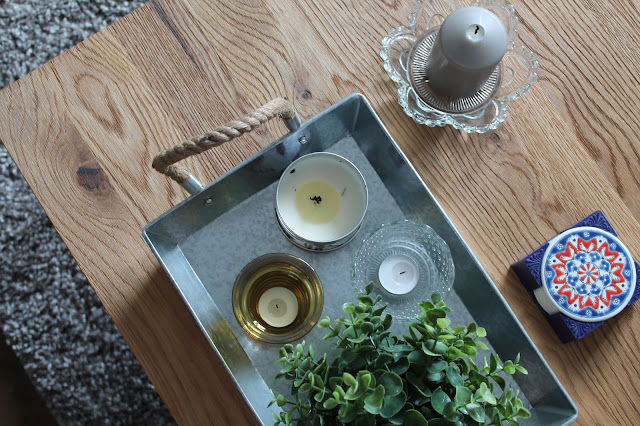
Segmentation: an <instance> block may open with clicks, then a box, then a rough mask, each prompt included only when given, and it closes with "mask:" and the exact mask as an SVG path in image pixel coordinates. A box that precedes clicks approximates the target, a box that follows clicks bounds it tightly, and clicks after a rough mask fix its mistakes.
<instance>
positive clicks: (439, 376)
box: [426, 371, 445, 383]
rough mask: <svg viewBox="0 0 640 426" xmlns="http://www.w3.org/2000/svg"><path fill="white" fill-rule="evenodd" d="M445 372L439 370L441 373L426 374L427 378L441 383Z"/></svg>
mask: <svg viewBox="0 0 640 426" xmlns="http://www.w3.org/2000/svg"><path fill="white" fill-rule="evenodd" d="M444 377H445V374H444V372H442V371H441V372H439V373H434V374H427V375H426V379H427V380H428V381H430V382H432V383H440V382H441V381H442V379H444Z"/></svg>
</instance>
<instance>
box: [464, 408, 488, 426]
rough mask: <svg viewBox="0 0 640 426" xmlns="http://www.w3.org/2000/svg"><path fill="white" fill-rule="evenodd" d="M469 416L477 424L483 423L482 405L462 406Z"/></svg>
mask: <svg viewBox="0 0 640 426" xmlns="http://www.w3.org/2000/svg"><path fill="white" fill-rule="evenodd" d="M464 408H466V409H467V413H469V416H470V417H471V418H472V419H473V420H475V421H476V422H478V423H482V422H484V408H483V407H482V405H479V404H476V403H470V404H467V405H465V406H464Z"/></svg>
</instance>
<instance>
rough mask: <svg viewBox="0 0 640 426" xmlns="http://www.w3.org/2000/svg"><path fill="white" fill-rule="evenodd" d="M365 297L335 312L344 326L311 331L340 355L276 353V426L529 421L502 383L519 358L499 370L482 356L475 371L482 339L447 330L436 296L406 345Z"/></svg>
mask: <svg viewBox="0 0 640 426" xmlns="http://www.w3.org/2000/svg"><path fill="white" fill-rule="evenodd" d="M372 288H373V286H372V284H370V285H368V286H367V288H366V292H365V293H360V294H359V296H358V302H357V303H345V304H344V305H343V310H344V312H345V313H346V314H347V315H348V318H339V319H337V320H336V321H335V323H334V325H333V326H332V325H331V320H330V319H329V318H328V317H326V318H324V319H323V320H321V321H320V323H319V324H318V325H319V327H322V328H326V329H328V330H329V332H328V334H327V335H326V336H324V339H335V340H336V348H338V349H339V355H338V356H337V357H336V358H335V359H334V360H333V361H332V362H331V363H330V364H329V363H328V361H327V354H324V355H323V356H322V357H320V358H319V359H317V360H316V359H315V355H314V351H313V346H312V345H309V348H308V350H307V351H306V352H305V343H304V342H302V343H301V344H298V345H296V346H295V347H294V346H293V345H291V344H288V345H285V346H284V347H283V348H282V349H281V350H280V356H281V358H280V359H279V361H278V364H280V365H281V366H282V368H281V371H280V373H278V375H277V376H276V377H277V378H281V377H282V378H284V379H286V380H288V381H290V382H291V395H292V397H291V399H290V400H289V399H287V398H286V397H284V396H283V395H278V396H277V397H276V396H275V395H274V394H273V392H272V396H273V401H271V403H270V404H269V406H271V405H272V404H274V403H275V404H277V405H278V406H280V407H282V410H283V411H281V412H280V413H279V414H276V413H274V418H275V420H276V425H278V424H280V423H284V424H286V425H289V424H290V423H292V422H296V423H297V424H305V423H312V424H314V425H332V424H347V423H349V424H351V423H352V424H355V425H375V424H377V423H381V424H403V423H404V424H406V425H452V424H456V425H464V424H472V425H476V424H502V423H503V422H504V421H506V422H508V423H510V424H518V422H517V419H518V418H527V417H529V416H530V413H529V411H528V410H527V409H526V408H524V407H523V404H522V401H521V400H520V399H519V398H518V392H513V390H512V389H506V388H507V386H506V383H505V380H504V378H503V377H502V373H506V374H514V373H515V372H516V371H519V372H521V373H523V374H527V371H526V370H525V369H524V367H522V366H520V365H519V364H518V361H519V358H520V355H519V354H518V356H516V358H515V360H514V361H505V362H504V363H502V362H501V361H500V359H499V358H498V356H497V355H495V354H491V355H490V356H489V358H488V359H487V358H486V357H485V358H484V361H483V365H482V366H478V365H476V363H475V362H474V361H473V360H472V359H471V357H473V356H475V355H476V354H477V349H482V350H487V346H486V345H485V344H484V343H483V342H482V341H480V340H477V339H478V338H479V337H484V336H485V335H486V332H485V330H484V329H483V328H481V327H478V326H477V325H476V324H475V323H473V322H472V323H470V324H469V325H467V326H456V327H454V328H452V327H451V321H450V319H449V318H448V317H447V313H448V312H451V309H450V308H448V307H447V306H446V305H445V303H444V302H443V301H442V299H441V297H440V294H439V293H434V294H433V295H432V297H431V301H424V302H421V303H420V304H419V305H420V308H421V309H422V312H423V314H422V315H420V316H418V317H417V319H416V322H412V323H410V324H409V327H408V333H409V334H408V335H405V336H403V337H402V338H399V337H397V336H393V335H391V333H390V332H389V327H390V326H391V322H392V317H391V316H390V315H386V316H385V317H384V318H383V317H382V315H383V312H384V309H385V307H386V305H385V306H380V307H379V306H378V304H379V302H380V301H381V297H380V296H378V297H377V298H376V299H375V300H374V299H373V298H372V297H371V296H370V294H371V290H372ZM498 389H500V391H501V393H500V392H498ZM498 395H499V396H498Z"/></svg>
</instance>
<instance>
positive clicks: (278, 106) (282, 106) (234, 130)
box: [151, 98, 295, 183]
mask: <svg viewBox="0 0 640 426" xmlns="http://www.w3.org/2000/svg"><path fill="white" fill-rule="evenodd" d="M276 116H278V117H281V118H282V119H284V120H290V119H292V118H293V117H294V116H295V110H294V109H293V105H291V103H289V101H287V100H285V99H283V98H276V99H274V100H272V101H271V102H269V103H267V104H265V105H263V106H262V107H260V108H258V109H256V110H255V111H253V112H251V113H249V114H248V115H247V116H246V117H243V118H240V119H238V120H234V121H231V122H230V123H227V124H226V125H224V126H220V127H217V128H215V129H214V130H213V131H211V132H208V133H205V134H203V135H201V136H198V137H195V138H192V139H189V140H186V141H184V142H182V143H180V144H178V145H175V146H174V147H172V148H169V149H167V150H165V151H162V152H161V153H159V154H158V155H156V156H155V157H154V158H153V161H152V163H151V166H152V167H153V168H154V169H155V170H157V171H158V172H160V173H162V174H165V175H167V176H169V177H170V178H171V179H173V180H175V181H176V182H178V183H183V182H184V181H186V180H187V179H188V178H189V176H190V175H191V173H190V172H189V170H187V169H186V168H185V167H183V166H177V165H175V163H177V162H178V161H180V160H184V159H185V158H187V157H190V156H192V155H196V154H200V153H201V152H204V151H206V150H208V149H211V148H213V147H216V146H218V145H222V144H223V143H225V142H229V141H230V140H231V139H234V138H237V137H238V136H240V135H242V134H244V133H248V132H250V131H252V130H253V129H255V128H256V127H258V126H260V125H262V124H264V123H266V122H267V121H269V120H271V119H272V118H273V117H276Z"/></svg>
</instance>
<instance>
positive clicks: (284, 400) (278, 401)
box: [276, 395, 287, 407]
mask: <svg viewBox="0 0 640 426" xmlns="http://www.w3.org/2000/svg"><path fill="white" fill-rule="evenodd" d="M286 403H287V398H285V397H284V395H278V397H277V398H276V404H278V407H282V406H283V405H285V404H286Z"/></svg>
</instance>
